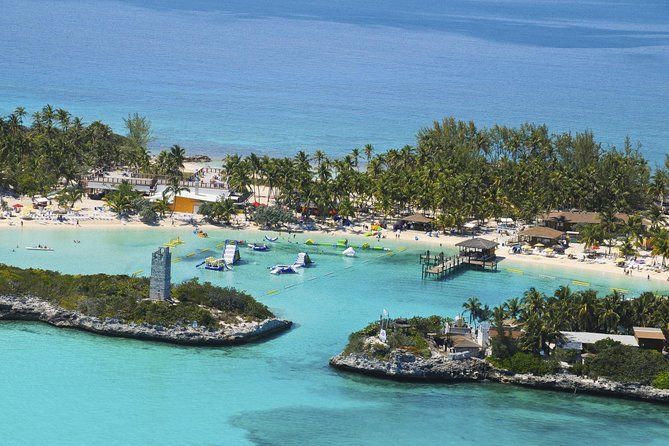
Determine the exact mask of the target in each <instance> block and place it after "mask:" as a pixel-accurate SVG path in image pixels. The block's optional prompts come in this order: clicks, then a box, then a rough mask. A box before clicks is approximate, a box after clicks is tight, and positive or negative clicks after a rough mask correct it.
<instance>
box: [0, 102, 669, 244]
mask: <svg viewBox="0 0 669 446" xmlns="http://www.w3.org/2000/svg"><path fill="white" fill-rule="evenodd" d="M30 118H31V119H32V122H29V123H28V122H26V121H27V120H28V118H27V114H26V112H25V110H24V109H22V108H18V109H17V110H16V111H15V112H14V113H12V114H10V115H9V116H7V117H5V118H0V171H1V172H2V178H1V180H0V181H1V182H2V183H1V186H2V187H4V188H5V189H7V188H11V189H13V190H15V191H16V192H18V193H21V194H27V195H33V194H37V193H42V194H44V193H47V192H49V191H51V190H53V189H54V188H55V187H57V186H58V184H59V182H60V183H61V184H67V185H75V186H76V185H77V184H81V180H82V179H83V178H84V177H85V176H86V175H87V174H88V173H90V172H92V171H96V170H104V169H110V168H115V167H117V166H121V165H123V166H130V167H131V168H133V169H136V170H142V171H145V172H150V173H152V174H162V175H168V176H170V177H172V178H174V183H175V184H174V187H172V190H171V194H172V195H174V194H175V193H176V191H175V190H176V189H178V181H179V180H181V179H183V178H182V176H183V161H184V159H185V151H184V149H182V148H181V147H179V146H178V145H175V146H172V147H171V148H170V149H169V150H164V151H161V152H160V153H159V154H158V156H156V157H154V158H153V159H151V157H150V156H149V152H148V149H147V145H148V143H149V142H150V141H151V123H150V121H149V120H148V119H146V118H144V117H142V116H139V115H138V114H134V115H129V116H128V117H127V118H126V119H125V120H124V123H125V127H126V135H125V136H119V135H116V134H114V133H113V132H112V131H111V129H110V128H109V127H108V126H107V125H105V124H103V123H101V122H99V121H96V122H93V123H92V124H90V125H85V124H84V123H83V122H82V121H81V119H79V118H73V117H71V115H70V114H69V113H68V112H67V111H65V110H62V109H54V108H53V107H51V106H49V105H47V106H46V107H44V108H43V109H42V110H41V111H39V112H35V113H33V114H32V115H31V117H30ZM222 167H223V170H224V172H225V178H226V180H227V182H228V184H229V187H230V188H231V189H233V190H235V191H236V192H238V193H244V192H249V191H253V192H256V196H258V195H259V194H258V192H260V187H262V186H264V187H265V188H266V189H267V191H268V196H267V204H269V202H270V198H271V199H272V200H275V202H276V204H277V205H279V206H283V207H287V208H289V209H291V210H295V211H298V212H301V213H303V214H305V215H309V214H320V215H328V213H331V212H333V211H336V212H337V213H338V214H339V215H341V216H343V217H351V216H355V215H357V214H359V213H361V212H373V213H376V214H378V215H380V216H381V217H383V216H395V215H398V214H399V213H401V212H413V211H416V210H419V211H422V212H424V213H426V214H429V215H432V216H435V217H436V222H435V224H436V225H437V227H441V228H461V227H462V225H463V224H464V223H466V222H467V221H468V220H471V219H477V220H481V221H482V220H486V219H490V218H499V217H513V218H517V219H521V220H524V221H532V220H533V219H535V218H536V217H537V216H538V215H541V214H543V213H544V212H547V211H549V210H555V209H559V210H564V209H579V210H585V211H595V212H609V213H615V212H626V213H634V212H637V211H652V212H653V213H654V214H659V215H663V211H662V208H661V205H662V204H663V202H664V198H665V196H666V195H667V190H668V189H669V158H668V160H667V161H665V163H664V165H663V166H657V167H656V168H655V169H654V170H651V168H650V166H649V164H648V161H647V160H646V159H645V158H644V157H643V156H642V155H641V153H640V152H639V147H638V146H634V145H632V143H631V142H630V140H629V139H626V140H625V141H624V142H623V144H622V146H621V147H620V148H618V147H606V148H605V147H603V146H602V144H601V143H600V142H598V141H597V140H596V139H595V137H594V135H593V134H592V132H589V131H585V132H580V133H575V134H571V133H551V132H549V130H548V128H547V127H546V126H545V125H535V124H522V125H521V126H519V127H517V128H512V127H506V126H494V127H492V128H478V127H476V125H475V124H474V123H473V122H464V121H458V120H456V119H454V118H452V117H451V118H446V119H444V120H443V121H441V122H435V123H434V124H433V125H432V126H430V127H425V128H423V129H421V130H419V131H418V133H417V135H416V144H415V145H406V146H404V147H402V148H398V149H390V150H388V151H386V152H383V153H377V152H376V150H375V149H374V147H373V146H372V145H371V144H368V145H366V146H364V147H362V148H354V149H352V150H351V152H350V153H348V154H346V155H344V156H342V157H329V156H328V155H327V154H326V153H324V152H323V151H321V150H315V151H314V153H313V154H309V153H307V152H305V151H298V152H297V153H296V154H295V156H292V157H269V156H267V155H265V156H258V155H256V154H253V153H252V154H250V155H248V156H239V155H236V154H234V155H228V156H226V157H225V159H224V160H223V166H222ZM609 233H610V231H609V232H608V233H606V234H609Z"/></svg>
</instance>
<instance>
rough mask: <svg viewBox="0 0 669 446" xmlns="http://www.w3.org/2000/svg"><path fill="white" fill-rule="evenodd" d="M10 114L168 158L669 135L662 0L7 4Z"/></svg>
mask: <svg viewBox="0 0 669 446" xmlns="http://www.w3.org/2000/svg"><path fill="white" fill-rule="evenodd" d="M0 11H1V13H0V48H1V50H0V114H2V115H6V114H8V113H10V112H11V111H12V110H13V109H14V108H15V107H16V106H18V105H22V106H24V107H27V109H28V111H31V112H32V111H35V110H37V109H38V108H39V107H41V106H43V105H44V104H46V103H49V104H53V105H54V106H58V107H64V108H66V109H68V110H70V111H71V112H73V113H74V114H75V115H79V116H82V117H83V118H84V119H85V120H86V121H88V122H90V121H91V120H94V119H101V120H103V121H105V122H108V123H110V124H111V125H112V126H113V127H114V129H115V130H117V131H122V118H123V117H125V116H127V115H128V113H134V112H139V113H141V114H143V115H145V116H147V117H149V118H150V119H151V120H152V122H153V129H154V133H155V137H156V140H155V141H154V143H153V147H154V148H158V147H165V146H168V145H171V144H174V143H179V144H181V145H183V146H184V147H185V148H186V149H187V150H188V151H189V152H191V153H196V152H197V153H208V154H210V155H213V156H214V157H215V158H219V157H222V155H223V154H225V153H229V152H232V151H238V152H242V153H247V152H249V151H251V150H253V151H257V152H260V153H267V154H272V155H292V154H294V153H295V151H296V150H298V149H304V150H307V151H309V152H313V151H314V150H315V149H319V148H320V149H323V150H325V151H326V152H327V153H329V154H332V155H341V154H343V153H348V152H349V151H350V150H351V149H352V148H354V147H361V146H362V145H364V144H366V143H371V144H373V145H374V146H376V147H377V148H378V149H380V150H385V149H388V148H390V147H401V146H403V145H404V144H411V143H413V142H414V136H415V134H416V131H417V130H418V129H420V128H421V127H424V126H429V125H431V123H432V122H433V121H434V120H440V119H441V118H443V117H445V116H451V115H452V116H455V117H456V118H459V119H464V120H470V119H471V120H474V121H475V122H476V123H477V124H479V125H481V126H490V125H493V124H495V123H501V124H506V125H512V126H517V125H520V124H521V123H523V122H536V123H546V124H547V125H548V126H549V128H550V129H551V130H553V131H572V132H575V131H583V130H585V129H591V130H593V131H594V132H595V135H596V137H597V138H598V139H599V140H601V141H603V142H604V145H605V146H609V145H612V144H613V145H616V146H621V145H622V143H623V140H624V137H625V135H629V136H630V137H631V139H632V141H638V142H640V143H641V144H642V145H643V153H644V154H645V155H646V156H647V157H648V158H649V159H650V160H651V161H652V164H654V163H655V162H662V161H663V159H664V155H665V154H666V153H667V141H669V127H668V126H667V125H666V123H667V122H668V121H669V106H667V104H669V82H668V81H667V80H668V79H669V46H668V44H669V3H667V2H666V1H665V0H640V1H633V2H630V1H627V0H607V1H589V2H581V1H561V0H544V1H535V0H518V1H493V0H478V1H477V0H473V1H471V0H456V1H454V0H448V1H426V0H417V1H411V2H406V1H398V0H388V1H378V0H369V1H365V2H359V1H354V0H344V1H338V2H326V1H322V0H316V1H306V0H289V1H279V2H277V1H267V0H250V1H245V0H232V1H203V0H194V1H184V0H164V1H157V0H118V1H103V0H65V1H63V0H48V1H47V0H22V1H9V0H0Z"/></svg>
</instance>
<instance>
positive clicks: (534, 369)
mask: <svg viewBox="0 0 669 446" xmlns="http://www.w3.org/2000/svg"><path fill="white" fill-rule="evenodd" d="M492 362H493V364H494V365H496V366H498V367H501V368H504V369H507V370H510V371H512V372H514V373H531V374H533V375H539V376H540V375H547V374H549V373H555V372H557V371H558V370H560V365H559V364H558V363H557V361H553V360H544V359H542V358H540V357H539V356H536V355H533V354H530V353H524V352H517V353H515V354H514V355H513V356H510V357H508V358H505V359H499V360H494V359H493V361H492Z"/></svg>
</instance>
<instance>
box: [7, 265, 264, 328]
mask: <svg viewBox="0 0 669 446" xmlns="http://www.w3.org/2000/svg"><path fill="white" fill-rule="evenodd" d="M0 295H12V296H35V297H39V298H41V299H43V300H46V301H48V302H51V303H52V304H55V305H58V306H60V307H62V308H65V309H67V310H73V311H79V312H81V313H83V314H85V315H88V316H94V317H100V318H116V319H122V320H124V321H126V322H136V323H141V322H147V323H150V324H159V325H163V326H173V325H176V324H179V323H181V324H190V323H191V322H193V321H197V322H198V324H199V325H204V326H207V327H210V328H218V327H219V322H220V321H234V320H235V318H236V317H237V316H241V317H243V318H245V319H249V320H263V319H266V318H269V317H273V315H272V313H271V312H270V311H269V310H268V309H267V307H266V306H265V305H263V304H261V303H259V302H257V301H256V300H255V299H253V297H251V296H250V295H248V294H246V293H243V292H240V291H237V290H235V289H234V288H220V287H216V286H214V285H212V284H211V283H209V282H205V283H199V282H198V280H197V279H191V280H189V281H186V282H183V283H181V284H178V285H173V286H172V297H173V299H174V300H175V302H173V303H169V302H158V301H152V300H147V298H148V296H149V279H147V278H141V277H129V276H125V275H107V274H94V275H69V274H60V273H58V272H55V271H48V270H41V269H32V268H30V269H21V268H16V267H12V266H7V265H0Z"/></svg>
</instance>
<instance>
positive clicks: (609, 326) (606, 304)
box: [598, 291, 623, 333]
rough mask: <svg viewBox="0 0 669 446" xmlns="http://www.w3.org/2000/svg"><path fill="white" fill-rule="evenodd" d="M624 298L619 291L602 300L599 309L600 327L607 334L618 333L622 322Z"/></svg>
mask: <svg viewBox="0 0 669 446" xmlns="http://www.w3.org/2000/svg"><path fill="white" fill-rule="evenodd" d="M622 302H623V299H622V296H621V295H620V293H618V292H617V291H614V292H613V293H612V294H609V295H608V296H606V297H605V298H604V299H602V300H601V305H600V307H599V315H598V319H599V325H600V328H602V329H603V330H604V331H605V332H606V333H616V332H617V328H618V324H619V322H620V314H619V312H620V310H621V306H622Z"/></svg>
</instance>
